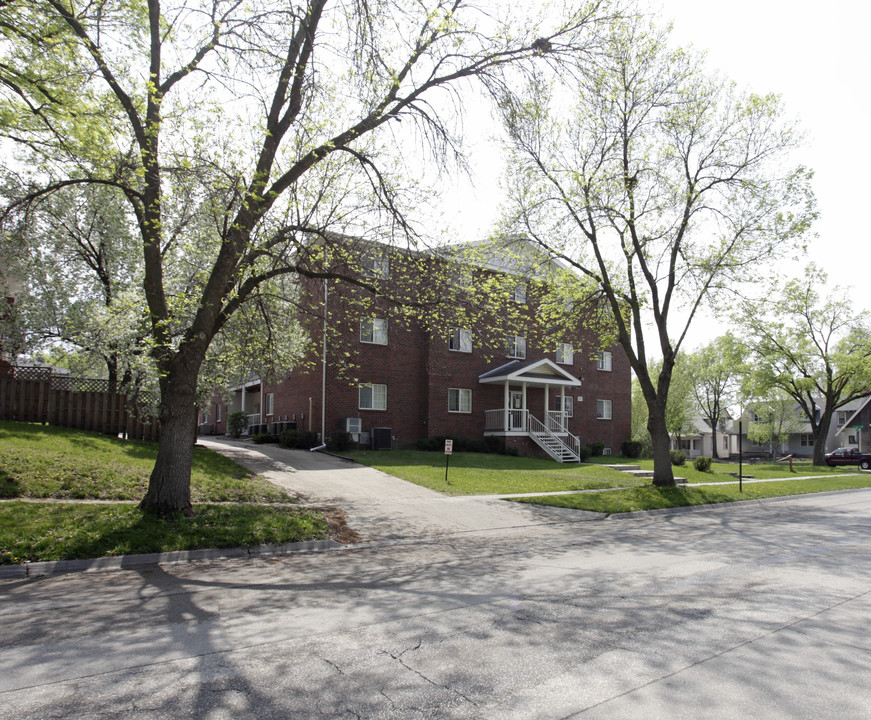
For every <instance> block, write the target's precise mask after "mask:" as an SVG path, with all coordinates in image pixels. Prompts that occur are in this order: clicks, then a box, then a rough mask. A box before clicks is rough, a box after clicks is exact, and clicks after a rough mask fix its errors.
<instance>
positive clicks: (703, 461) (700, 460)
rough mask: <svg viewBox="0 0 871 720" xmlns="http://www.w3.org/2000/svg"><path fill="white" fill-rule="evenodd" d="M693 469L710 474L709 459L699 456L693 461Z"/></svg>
mask: <svg viewBox="0 0 871 720" xmlns="http://www.w3.org/2000/svg"><path fill="white" fill-rule="evenodd" d="M693 467H694V468H695V469H696V470H698V471H699V472H710V471H711V458H709V457H706V456H704V455H699V456H698V457H697V458H696V459H695V460H693Z"/></svg>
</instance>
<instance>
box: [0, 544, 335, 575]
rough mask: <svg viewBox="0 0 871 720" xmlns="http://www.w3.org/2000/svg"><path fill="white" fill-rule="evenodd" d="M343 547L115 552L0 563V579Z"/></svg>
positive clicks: (321, 550) (297, 546)
mask: <svg viewBox="0 0 871 720" xmlns="http://www.w3.org/2000/svg"><path fill="white" fill-rule="evenodd" d="M341 547H344V545H342V543H340V542H337V541H336V540H305V541H303V542H295V543H283V544H280V545H254V546H251V547H238V548H220V549H215V548H209V549H203V550H176V551H174V552H166V553H145V554H141V555H117V556H115V557H100V558H93V559H87V560H55V561H53V562H25V563H22V564H20V565H4V566H0V580H14V579H22V578H33V577H41V576H46V575H65V574H67V573H77V572H94V571H97V570H125V569H129V568H133V567H143V566H146V565H169V564H172V563H183V562H194V561H197V560H229V559H231V558H239V557H255V556H269V555H285V554H289V553H304V552H323V551H324V550H334V549H336V548H341Z"/></svg>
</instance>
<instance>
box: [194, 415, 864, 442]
mask: <svg viewBox="0 0 871 720" xmlns="http://www.w3.org/2000/svg"><path fill="white" fill-rule="evenodd" d="M206 422H208V420H206ZM847 443H848V444H849V445H855V444H856V436H855V435H847Z"/></svg>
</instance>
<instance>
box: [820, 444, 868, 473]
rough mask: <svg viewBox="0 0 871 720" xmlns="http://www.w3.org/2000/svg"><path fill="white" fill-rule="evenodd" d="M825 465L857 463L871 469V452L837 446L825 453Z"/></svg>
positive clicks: (865, 468)
mask: <svg viewBox="0 0 871 720" xmlns="http://www.w3.org/2000/svg"><path fill="white" fill-rule="evenodd" d="M826 465H858V466H859V467H860V468H862V469H863V470H871V454H869V453H863V452H859V449H858V448H838V449H837V450H835V451H834V452H830V453H827V454H826Z"/></svg>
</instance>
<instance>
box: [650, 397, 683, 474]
mask: <svg viewBox="0 0 871 720" xmlns="http://www.w3.org/2000/svg"><path fill="white" fill-rule="evenodd" d="M647 431H648V432H649V433H650V442H651V444H652V446H653V484H654V485H657V486H659V487H674V486H675V485H676V484H677V483H675V481H674V472H673V470H672V469H671V443H670V441H669V435H668V430H667V429H666V426H665V407H661V408H655V412H650V413H649V414H648V416H647Z"/></svg>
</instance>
